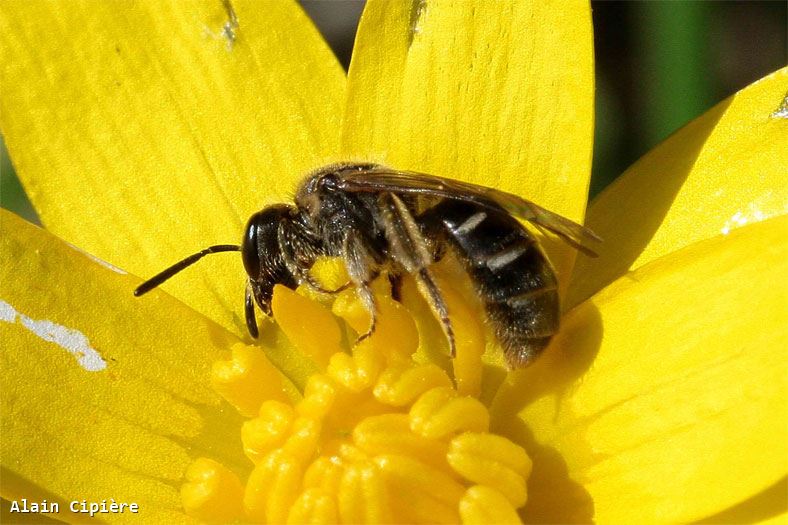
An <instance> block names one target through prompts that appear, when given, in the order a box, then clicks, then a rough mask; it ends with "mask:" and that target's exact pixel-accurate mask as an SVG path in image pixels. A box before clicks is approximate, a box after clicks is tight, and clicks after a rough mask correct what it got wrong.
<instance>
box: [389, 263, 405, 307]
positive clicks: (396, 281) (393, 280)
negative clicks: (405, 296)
mask: <svg viewBox="0 0 788 525" xmlns="http://www.w3.org/2000/svg"><path fill="white" fill-rule="evenodd" d="M388 277H389V285H390V286H391V298H392V299H394V300H395V301H397V302H401V301H402V274H401V273H398V272H393V271H390V272H389V273H388Z"/></svg>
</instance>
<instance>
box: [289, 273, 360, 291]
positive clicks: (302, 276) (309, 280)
mask: <svg viewBox="0 0 788 525" xmlns="http://www.w3.org/2000/svg"><path fill="white" fill-rule="evenodd" d="M298 278H299V280H300V281H302V282H303V283H304V284H306V285H307V286H309V287H310V288H311V289H313V290H314V291H316V292H318V293H324V294H326V295H333V294H337V293H339V292H342V291H344V290H347V289H348V288H350V286H351V285H352V284H353V281H348V282H346V283H345V284H343V285H342V286H340V287H339V288H334V289H333V290H327V289H326V288H323V287H322V286H320V283H319V282H317V281H315V279H314V278H313V277H312V276H311V275H310V274H309V271H308V270H307V271H303V272H300V273H299V276H298Z"/></svg>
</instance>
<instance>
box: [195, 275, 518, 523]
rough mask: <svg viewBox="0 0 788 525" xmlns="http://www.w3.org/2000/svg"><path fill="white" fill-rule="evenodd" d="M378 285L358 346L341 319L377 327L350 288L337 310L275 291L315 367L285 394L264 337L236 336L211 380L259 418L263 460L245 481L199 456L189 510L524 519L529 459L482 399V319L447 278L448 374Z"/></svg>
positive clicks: (269, 518)
mask: <svg viewBox="0 0 788 525" xmlns="http://www.w3.org/2000/svg"><path fill="white" fill-rule="evenodd" d="M406 286H407V284H406ZM381 288H382V285H380V284H379V285H378V288H377V289H376V298H377V302H378V310H379V314H378V320H377V328H376V330H375V332H374V334H373V335H371V336H370V337H368V338H366V339H364V340H362V341H361V342H360V343H358V344H356V345H354V346H353V347H352V349H351V350H350V352H349V353H348V352H346V351H344V350H343V348H342V341H343V337H342V328H341V327H340V325H341V323H338V322H337V317H336V316H338V317H339V318H341V319H342V320H343V322H344V323H345V324H346V325H348V326H349V327H350V328H352V329H353V330H354V332H355V333H363V332H364V331H365V329H366V327H367V326H368V324H369V316H368V314H367V313H366V311H365V310H364V308H363V306H362V305H361V304H360V302H359V301H358V300H357V299H356V297H355V293H354V292H353V290H346V291H344V292H342V293H340V294H339V295H338V296H337V297H336V298H335V299H334V300H333V305H332V307H331V309H332V310H333V313H332V312H331V311H329V309H328V308H327V307H326V306H323V305H321V304H319V303H318V302H316V301H314V300H312V299H310V298H308V297H305V296H308V295H309V293H308V292H306V291H304V290H299V291H300V292H301V294H298V293H295V292H292V291H290V290H288V289H286V288H284V287H277V288H276V290H275V292H274V300H273V311H274V317H275V320H276V322H277V323H278V324H279V326H280V328H281V329H282V331H283V332H284V333H285V334H286V335H287V337H288V339H289V340H290V342H291V343H292V344H293V346H294V347H296V348H297V349H298V350H299V351H300V352H301V353H303V354H305V355H306V356H307V357H309V358H310V360H311V361H313V362H314V363H315V364H316V365H317V368H318V369H320V371H319V372H317V373H313V374H311V375H310V376H309V378H308V380H307V381H306V384H305V387H304V389H303V397H301V398H300V399H298V400H297V401H295V402H290V400H289V399H288V396H287V395H285V393H284V389H283V388H282V387H281V380H280V379H278V378H277V377H275V375H274V374H273V373H272V372H271V369H273V367H272V366H271V365H270V364H269V363H268V361H267V359H266V358H265V355H264V352H263V350H262V349H261V348H259V347H250V346H245V345H238V347H236V348H234V349H233V359H232V360H230V361H228V362H221V363H217V364H216V365H215V366H214V370H213V384H214V387H215V388H216V389H217V390H218V391H219V392H220V393H221V394H222V395H223V396H224V397H225V399H227V400H228V401H229V402H230V403H231V404H233V405H234V406H235V407H236V408H237V409H238V410H239V411H240V412H241V413H242V414H244V415H247V416H252V415H254V416H255V417H252V418H251V419H249V420H247V421H246V422H245V423H244V424H243V427H242V428H241V431H240V433H241V440H242V442H243V447H244V451H245V453H246V455H247V457H248V458H249V459H250V460H251V461H252V462H253V463H254V469H253V470H252V472H251V474H250V475H249V477H248V479H247V480H246V482H245V484H243V483H242V482H241V481H240V480H239V478H238V477H237V476H236V475H235V474H234V473H233V472H231V471H230V470H229V469H228V468H226V467H225V466H223V465H221V464H220V463H217V462H216V461H213V460H210V459H206V458H200V459H198V460H196V461H195V462H194V463H193V464H192V465H191V467H190V468H189V470H188V471H187V473H186V478H187V481H186V483H185V484H184V485H183V487H182V488H181V495H182V502H183V506H184V509H185V511H186V512H187V514H189V515H192V516H194V517H196V518H198V519H202V520H205V521H212V522H229V521H233V520H241V521H245V522H255V523H381V522H398V523H458V522H460V521H462V522H475V523H499V522H507V523H510V522H518V521H519V518H518V516H517V512H516V509H517V508H519V507H521V506H523V505H524V504H525V502H526V497H527V492H526V479H527V477H528V475H529V473H530V470H531V461H530V459H529V458H528V455H527V454H526V453H525V451H524V450H523V449H522V448H521V447H520V446H519V445H516V444H515V443H513V442H511V441H510V440H508V439H506V438H504V437H502V436H499V435H496V434H492V433H490V432H489V424H490V416H489V413H488V411H487V408H486V407H485V406H484V404H482V402H481V401H479V400H478V399H477V397H475V396H476V395H478V393H479V389H480V378H481V375H480V373H479V370H480V369H481V361H480V359H481V353H482V351H483V349H484V338H483V333H482V330H481V323H480V320H479V319H478V317H476V318H474V316H473V312H472V311H469V309H468V307H467V306H464V305H463V304H462V301H461V300H460V299H459V296H458V295H457V294H456V293H454V292H452V291H451V289H450V288H449V287H446V286H442V290H443V291H444V293H446V295H447V302H448V303H449V305H450V308H451V314H452V319H453V325H454V327H455V337H456V340H457V356H456V358H455V360H454V361H453V366H454V379H453V380H452V378H450V377H449V375H448V374H447V372H446V371H444V370H443V369H442V368H441V367H439V366H438V365H436V364H433V363H431V362H417V360H415V359H414V358H413V355H414V352H416V349H417V347H418V345H419V334H418V331H417V329H416V323H415V322H414V320H413V318H412V317H411V315H410V313H409V312H408V311H407V310H405V308H404V307H403V306H402V305H401V304H399V303H397V302H395V301H393V300H392V299H391V297H390V295H389V294H388V293H387V292H386V290H384V289H381ZM423 313H424V312H421V314H423ZM347 331H348V332H349V330H347ZM352 337H354V336H353V335H352V334H351V336H350V338H349V340H350V341H352V340H353V338H352ZM344 340H348V337H345V339H344ZM469 394H470V395H469Z"/></svg>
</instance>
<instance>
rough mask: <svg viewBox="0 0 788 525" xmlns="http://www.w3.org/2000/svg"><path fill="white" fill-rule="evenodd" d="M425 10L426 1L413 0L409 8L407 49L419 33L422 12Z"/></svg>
mask: <svg viewBox="0 0 788 525" xmlns="http://www.w3.org/2000/svg"><path fill="white" fill-rule="evenodd" d="M426 10H427V0H413V1H412V3H411V6H410V24H409V27H408V47H410V46H411V45H412V44H413V39H414V38H415V37H416V35H418V34H419V33H421V26H422V21H423V17H424V12H425V11H426Z"/></svg>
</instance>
